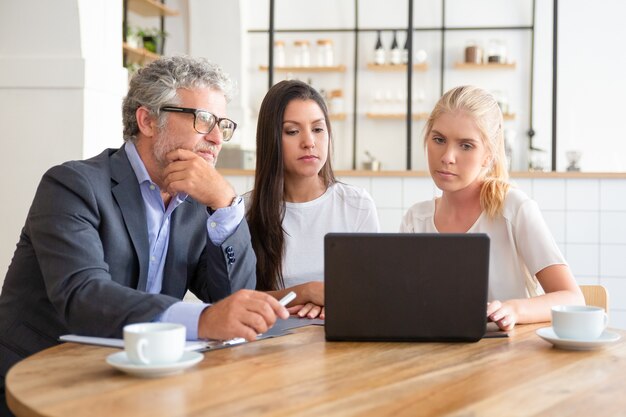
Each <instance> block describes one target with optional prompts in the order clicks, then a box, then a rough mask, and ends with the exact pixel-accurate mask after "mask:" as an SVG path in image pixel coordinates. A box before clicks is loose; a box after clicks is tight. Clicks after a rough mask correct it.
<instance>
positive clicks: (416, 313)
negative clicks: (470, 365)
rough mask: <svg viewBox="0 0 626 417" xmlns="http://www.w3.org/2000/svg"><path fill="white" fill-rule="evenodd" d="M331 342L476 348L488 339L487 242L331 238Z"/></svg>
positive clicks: (421, 236) (424, 236)
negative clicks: (428, 343)
mask: <svg viewBox="0 0 626 417" xmlns="http://www.w3.org/2000/svg"><path fill="white" fill-rule="evenodd" d="M324 268H325V270H324V271H325V272H324V281H325V290H324V291H325V308H326V323H325V332H326V339H327V340H365V341H366V340H371V341H433V342H435V341H436V342H448V341H450V342H452V341H467V342H471V341H477V340H479V339H481V338H482V337H483V335H484V334H485V326H486V322H487V319H486V312H487V288H488V277H489V237H488V236H487V235H486V234H482V233H475V234H472V233H463V234H431V233H416V234H412V233H329V234H327V235H326V237H325V241H324Z"/></svg>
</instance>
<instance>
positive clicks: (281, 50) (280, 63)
mask: <svg viewBox="0 0 626 417" xmlns="http://www.w3.org/2000/svg"><path fill="white" fill-rule="evenodd" d="M285 62H286V61H285V41H282V40H277V41H274V66H275V67H284V66H286V63H285Z"/></svg>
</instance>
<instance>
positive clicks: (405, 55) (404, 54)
mask: <svg viewBox="0 0 626 417" xmlns="http://www.w3.org/2000/svg"><path fill="white" fill-rule="evenodd" d="M409 36H411V34H410V33H409V31H407V32H406V40H405V41H404V49H402V63H403V64H405V65H406V64H408V63H409Z"/></svg>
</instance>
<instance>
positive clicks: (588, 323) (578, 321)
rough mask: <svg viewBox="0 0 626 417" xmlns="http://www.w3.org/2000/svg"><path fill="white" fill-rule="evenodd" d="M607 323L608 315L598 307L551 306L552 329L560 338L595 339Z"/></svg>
mask: <svg viewBox="0 0 626 417" xmlns="http://www.w3.org/2000/svg"><path fill="white" fill-rule="evenodd" d="M608 323H609V317H608V316H607V314H606V313H605V312H604V309H603V308H600V307H592V306H566V305H561V306H554V307H552V329H553V330H554V333H556V335H557V336H558V337H560V338H562V339H576V340H595V339H597V338H599V337H600V335H601V334H602V332H603V331H604V329H606V326H607V325H608Z"/></svg>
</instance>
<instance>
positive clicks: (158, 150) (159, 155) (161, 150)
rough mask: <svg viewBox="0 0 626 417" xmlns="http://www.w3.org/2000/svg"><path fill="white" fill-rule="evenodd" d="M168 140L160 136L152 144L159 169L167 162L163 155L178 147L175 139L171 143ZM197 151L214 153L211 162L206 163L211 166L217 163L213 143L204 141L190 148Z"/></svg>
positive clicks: (163, 167)
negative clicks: (209, 143)
mask: <svg viewBox="0 0 626 417" xmlns="http://www.w3.org/2000/svg"><path fill="white" fill-rule="evenodd" d="M169 142H170V141H168V140H167V139H166V137H165V136H160V137H159V139H158V140H157V141H156V143H155V144H154V148H153V149H152V155H153V156H154V159H155V160H156V161H157V163H158V164H159V167H160V168H161V169H165V167H166V166H167V164H168V162H167V158H166V157H165V155H167V154H168V153H169V152H171V151H173V150H174V149H177V148H178V146H177V143H178V142H176V141H173V143H169ZM198 151H211V152H212V153H213V155H214V157H213V162H210V161H207V163H210V164H211V165H213V166H215V164H217V152H216V146H215V145H208V144H206V143H205V142H201V143H200V144H199V146H196V147H195V148H194V149H192V152H198Z"/></svg>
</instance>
